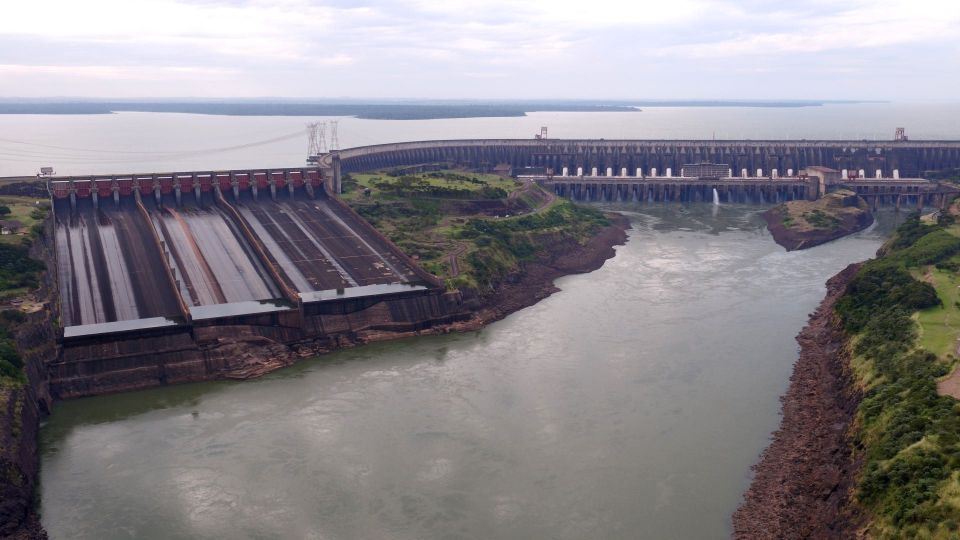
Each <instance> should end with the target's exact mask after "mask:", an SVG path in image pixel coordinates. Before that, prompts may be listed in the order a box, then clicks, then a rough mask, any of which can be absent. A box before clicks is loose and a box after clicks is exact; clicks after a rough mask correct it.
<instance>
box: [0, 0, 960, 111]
mask: <svg viewBox="0 0 960 540" xmlns="http://www.w3.org/2000/svg"><path fill="white" fill-rule="evenodd" d="M0 96H6V97H13V96H25V97H40V96H90V97H95V96H102V97H178V96H195V97H258V96H286V97H353V98H391V97H399V98H611V99H623V98H702V99H710V98H742V99H777V98H797V99H800V98H811V99H892V100H955V99H957V97H958V96H960V0H845V1H823V0H793V1H790V2H781V1H764V0H731V1H723V0H720V1H718V0H654V1H647V0H635V1H612V0H580V1H568V0H515V1H508V0H489V1H486V0H477V1H467V0H398V1H387V0H372V1H362V0H330V1H324V0H189V1H188V0H82V1H78V0H0Z"/></svg>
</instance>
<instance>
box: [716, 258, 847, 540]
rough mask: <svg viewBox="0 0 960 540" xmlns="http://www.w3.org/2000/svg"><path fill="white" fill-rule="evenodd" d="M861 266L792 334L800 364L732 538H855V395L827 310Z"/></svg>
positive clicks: (839, 333) (834, 281)
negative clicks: (796, 334)
mask: <svg viewBox="0 0 960 540" xmlns="http://www.w3.org/2000/svg"><path fill="white" fill-rule="evenodd" d="M859 268H860V265H859V264H852V265H850V266H848V267H847V268H846V269H844V270H843V271H842V272H840V273H839V274H837V275H836V276H834V277H833V278H831V279H830V280H829V281H828V282H827V295H826V297H825V298H824V300H823V302H822V303H821V304H820V306H819V307H818V308H817V310H816V312H814V313H813V314H812V315H811V316H810V320H809V321H808V323H807V326H806V327H805V328H804V329H803V330H802V331H801V332H800V334H799V335H798V336H797V341H798V342H799V344H800V358H799V360H797V363H796V364H795V365H794V370H793V375H792V376H791V377H790V387H789V389H788V390H787V393H786V394H785V395H784V396H783V397H782V398H781V401H782V402H783V418H782V420H781V423H780V428H779V429H778V430H777V432H776V433H774V435H773V441H772V442H771V443H770V446H768V447H767V449H766V450H764V452H763V454H762V455H761V457H760V461H759V462H758V463H757V464H756V465H754V467H753V471H754V478H753V481H752V482H751V484H750V488H749V489H748V490H747V492H746V493H745V494H744V500H743V503H742V504H741V506H740V508H738V509H737V511H736V513H735V514H734V515H733V531H734V537H735V538H738V539H744V540H746V539H750V540H758V539H761V540H762V539H768V538H769V539H773V538H818V539H820V538H823V539H826V538H853V537H855V536H856V534H857V529H858V525H859V524H860V523H861V519H860V515H859V514H858V509H857V508H858V507H857V505H856V503H855V502H854V501H853V499H852V489H853V485H854V482H855V478H856V475H857V471H858V468H859V467H858V462H857V460H856V459H855V458H854V456H853V455H852V445H851V440H850V438H849V432H850V427H851V423H852V422H853V420H854V416H855V414H856V410H857V405H858V403H859V402H860V399H861V396H860V395H859V393H858V392H857V391H856V390H855V389H854V386H853V384H852V380H851V375H850V371H849V370H850V366H849V359H850V356H849V349H848V339H847V336H846V334H845V333H844V331H843V329H842V327H841V323H840V320H839V318H838V317H837V316H836V314H835V313H834V310H833V307H834V304H835V303H836V302H837V300H838V299H839V298H840V297H841V296H842V295H843V293H844V291H845V290H846V286H847V284H848V283H849V282H850V280H851V279H853V277H854V275H855V274H856V273H857V270H858V269H859Z"/></svg>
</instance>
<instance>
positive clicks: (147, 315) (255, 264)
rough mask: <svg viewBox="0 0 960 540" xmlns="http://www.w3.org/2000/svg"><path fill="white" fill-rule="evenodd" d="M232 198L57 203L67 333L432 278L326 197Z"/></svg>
mask: <svg viewBox="0 0 960 540" xmlns="http://www.w3.org/2000/svg"><path fill="white" fill-rule="evenodd" d="M230 199H232V201H230V202H228V201H227V199H225V198H223V196H222V195H220V194H219V193H213V192H208V193H201V194H200V196H199V197H198V196H196V195H195V194H192V193H191V194H189V195H183V196H180V197H175V196H174V195H172V194H164V195H161V196H157V197H152V196H151V197H143V198H140V197H139V196H138V195H136V194H134V195H132V196H120V197H116V198H103V199H100V200H99V201H97V204H95V199H94V198H76V200H74V201H71V200H69V199H67V198H60V199H56V198H55V213H56V248H57V270H58V280H59V286H60V295H61V298H60V300H61V302H60V304H61V311H62V319H63V326H64V328H65V336H66V337H70V336H75V337H76V336H82V337H89V336H91V335H100V334H109V333H114V332H117V331H123V332H129V331H131V330H137V329H140V328H142V329H149V328H157V327H163V326H169V325H184V324H189V323H190V321H191V320H208V321H209V320H211V319H217V318H224V317H234V318H235V317H238V316H244V315H251V316H257V315H260V314H263V313H266V312H274V311H289V310H290V309H294V308H296V306H295V305H293V304H296V303H305V302H306V303H309V302H319V301H330V300H338V299H346V298H353V299H355V298H358V297H366V296H382V295H384V294H391V293H398V292H399V293H405V292H409V291H410V290H411V286H413V285H417V286H420V287H421V288H423V284H424V283H425V281H424V278H425V277H426V281H427V282H429V281H430V280H429V277H430V276H424V272H423V271H422V270H419V269H418V268H416V265H415V264H414V263H412V262H411V261H410V260H409V259H407V258H405V256H404V255H403V254H402V253H400V252H399V251H398V250H397V249H396V248H395V247H394V246H392V245H391V244H390V243H389V241H387V240H386V239H384V238H383V237H382V236H380V235H379V234H378V233H376V232H375V231H374V230H373V229H372V228H371V227H370V226H369V225H368V224H366V223H365V222H363V220H362V219H360V218H359V217H358V216H357V215H356V214H354V213H353V212H352V211H350V210H349V209H347V208H346V207H345V206H343V204H342V203H339V202H338V201H334V200H333V199H330V198H328V197H327V196H326V195H325V194H324V193H323V192H322V190H320V192H319V193H316V192H314V194H313V196H311V194H309V193H307V192H306V191H305V190H303V189H301V190H283V191H282V192H280V193H279V194H278V195H277V197H276V199H273V198H271V197H270V196H268V195H266V194H262V193H261V195H260V196H259V197H256V196H255V195H254V194H252V193H243V194H241V195H239V196H233V195H231V196H230ZM428 284H429V285H432V286H435V285H436V284H434V283H428ZM125 321H126V323H125V324H116V323H120V322H125ZM234 322H235V319H234Z"/></svg>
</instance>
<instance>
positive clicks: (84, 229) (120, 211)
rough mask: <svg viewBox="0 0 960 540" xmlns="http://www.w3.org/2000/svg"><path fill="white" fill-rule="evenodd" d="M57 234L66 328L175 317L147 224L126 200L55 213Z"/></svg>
mask: <svg viewBox="0 0 960 540" xmlns="http://www.w3.org/2000/svg"><path fill="white" fill-rule="evenodd" d="M56 236H57V253H58V257H57V266H58V269H57V270H58V276H59V284H60V293H61V306H62V310H61V312H62V319H63V325H64V326H78V325H90V324H100V323H107V322H114V321H128V320H134V319H147V318H152V317H176V316H177V315H179V313H180V310H179V309H178V305H177V300H176V297H175V296H174V295H175V293H174V291H172V290H171V288H170V286H169V284H168V283H169V282H168V280H167V279H166V276H165V275H164V263H163V259H162V257H161V254H160V253H158V252H157V251H156V250H153V249H151V247H152V244H153V242H152V239H151V232H150V229H149V224H148V223H145V222H144V221H143V220H141V219H140V217H139V215H138V214H137V212H136V211H135V210H134V209H132V208H130V204H129V202H128V204H122V205H120V207H119V208H101V209H96V208H94V207H93V205H92V204H91V203H90V202H89V201H81V202H80V203H78V205H77V208H76V210H75V211H73V212H68V213H64V212H60V213H58V214H57V220H56Z"/></svg>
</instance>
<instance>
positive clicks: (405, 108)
mask: <svg viewBox="0 0 960 540" xmlns="http://www.w3.org/2000/svg"><path fill="white" fill-rule="evenodd" d="M831 103H844V104H854V103H867V102H861V101H843V102H833V101H806V100H803V101H792V100H785V101H748V100H745V101H737V100H708V101H698V100H670V101H655V100H654V101H651V100H638V101H622V102H613V101H529V102H526V101H515V102H512V101H426V100H424V101H401V102H397V101H382V102H375V101H350V102H318V101H304V102H296V101H291V100H276V101H269V100H234V101H230V100H193V101H189V100H143V101H133V100H110V101H108V100H80V99H73V100H71V99H64V100H54V99H50V100H25V99H24V100H17V99H0V114H3V115H14V114H17V115H19V114H37V115H80V114H84V115H89V114H98V115H99V114H113V113H118V112H151V113H185V114H206V115H215V116H352V117H356V118H360V119H366V120H437V119H452V118H491V117H522V116H526V115H527V114H528V113H532V112H641V109H640V108H641V107H646V108H652V107H709V108H714V107H746V108H798V107H821V106H823V105H827V104H831Z"/></svg>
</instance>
